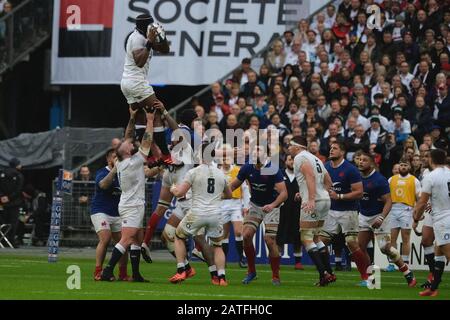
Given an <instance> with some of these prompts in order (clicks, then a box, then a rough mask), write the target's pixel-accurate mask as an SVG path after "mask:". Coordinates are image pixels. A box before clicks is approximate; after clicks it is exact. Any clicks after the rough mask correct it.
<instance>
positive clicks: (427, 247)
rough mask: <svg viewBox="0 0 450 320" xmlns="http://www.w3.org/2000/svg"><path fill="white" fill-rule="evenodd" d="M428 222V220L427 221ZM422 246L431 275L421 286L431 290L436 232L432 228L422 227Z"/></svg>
mask: <svg viewBox="0 0 450 320" xmlns="http://www.w3.org/2000/svg"><path fill="white" fill-rule="evenodd" d="M425 220H427V219H425ZM421 244H422V246H423V250H424V253H425V261H426V262H427V264H428V269H429V270H430V273H429V274H428V277H427V280H426V281H425V282H424V283H423V284H422V285H421V287H422V288H424V289H428V288H431V283H432V281H433V273H434V232H433V228H432V227H431V226H427V225H424V226H423V227H422V243H421Z"/></svg>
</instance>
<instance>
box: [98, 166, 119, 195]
mask: <svg viewBox="0 0 450 320" xmlns="http://www.w3.org/2000/svg"><path fill="white" fill-rule="evenodd" d="M116 173H117V167H116V166H114V167H113V168H112V169H111V171H110V172H109V173H108V174H107V175H106V176H105V177H104V178H103V179H102V180H100V182H99V183H98V186H99V188H100V189H102V190H107V189H109V187H111V185H112V184H113V180H114V177H115V176H116Z"/></svg>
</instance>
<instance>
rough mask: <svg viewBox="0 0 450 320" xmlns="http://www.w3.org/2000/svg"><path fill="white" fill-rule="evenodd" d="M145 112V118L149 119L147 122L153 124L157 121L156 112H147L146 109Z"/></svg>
mask: <svg viewBox="0 0 450 320" xmlns="http://www.w3.org/2000/svg"><path fill="white" fill-rule="evenodd" d="M144 110H145V116H146V117H147V122H152V123H153V120H154V119H155V111H154V110H153V111H151V110H149V111H147V110H146V109H145V108H144Z"/></svg>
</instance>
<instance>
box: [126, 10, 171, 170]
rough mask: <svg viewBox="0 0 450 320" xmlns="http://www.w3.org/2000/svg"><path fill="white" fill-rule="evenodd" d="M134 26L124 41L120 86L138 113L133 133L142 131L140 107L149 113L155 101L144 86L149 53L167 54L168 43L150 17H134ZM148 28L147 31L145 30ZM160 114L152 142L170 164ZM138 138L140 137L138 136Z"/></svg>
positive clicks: (151, 54) (150, 88)
mask: <svg viewBox="0 0 450 320" xmlns="http://www.w3.org/2000/svg"><path fill="white" fill-rule="evenodd" d="M135 20H136V26H135V29H134V31H133V32H131V33H130V34H129V35H128V37H127V39H126V42H125V49H126V55H125V63H124V68H123V74H122V80H121V83H120V87H121V90H122V93H123V95H124V96H125V98H126V99H127V102H128V104H129V105H130V107H131V108H132V109H133V110H139V111H138V113H137V115H136V129H137V131H139V130H141V131H145V127H146V118H145V112H144V111H143V110H142V109H143V108H145V109H148V110H150V109H151V108H154V107H155V102H156V101H157V98H156V95H155V92H154V90H153V88H152V86H151V85H150V84H149V83H148V73H149V69H150V60H151V59H152V57H153V51H157V52H160V53H163V54H167V53H169V51H170V47H169V43H168V41H167V38H166V36H165V32H164V31H163V29H162V27H161V26H159V28H157V27H155V24H154V22H155V21H154V19H153V17H152V16H150V15H147V14H142V15H139V16H138V17H136V19H135ZM149 26H150V28H149ZM162 116H163V114H162V113H161V111H160V110H158V111H157V112H156V113H155V120H154V121H155V123H154V141H155V143H156V145H157V146H158V147H159V149H160V150H161V152H162V158H163V160H164V161H166V162H167V163H171V159H170V152H169V149H168V148H167V144H166V142H165V134H164V124H163V121H162ZM138 135H139V136H140V135H141V134H140V133H138Z"/></svg>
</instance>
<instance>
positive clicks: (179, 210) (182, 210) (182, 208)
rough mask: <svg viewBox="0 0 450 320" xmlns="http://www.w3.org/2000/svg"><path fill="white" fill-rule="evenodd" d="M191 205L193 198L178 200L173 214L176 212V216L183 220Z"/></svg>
mask: <svg viewBox="0 0 450 320" xmlns="http://www.w3.org/2000/svg"><path fill="white" fill-rule="evenodd" d="M191 206H192V201H191V199H186V200H182V201H179V200H177V204H176V205H175V208H174V209H173V211H172V214H174V215H175V217H177V218H178V219H180V220H183V218H184V217H185V216H186V214H187V213H188V212H189V209H190V208H191Z"/></svg>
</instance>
